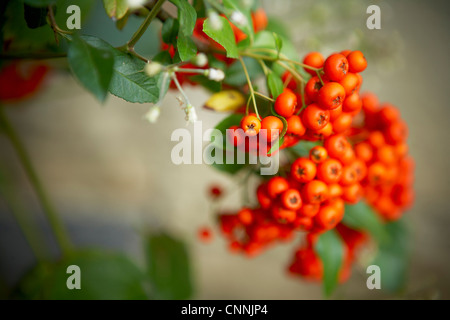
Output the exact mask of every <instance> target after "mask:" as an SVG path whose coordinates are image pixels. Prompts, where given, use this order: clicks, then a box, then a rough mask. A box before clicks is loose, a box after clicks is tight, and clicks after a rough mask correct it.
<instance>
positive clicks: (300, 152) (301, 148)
mask: <svg viewBox="0 0 450 320" xmlns="http://www.w3.org/2000/svg"><path fill="white" fill-rule="evenodd" d="M320 144H321V143H320V142H317V141H316V142H314V141H306V140H302V141H300V142H299V143H297V144H295V145H294V146H292V147H289V150H291V151H292V152H294V153H295V154H296V155H297V156H298V157H307V156H308V155H309V150H311V149H312V148H314V147H315V146H319V145H320Z"/></svg>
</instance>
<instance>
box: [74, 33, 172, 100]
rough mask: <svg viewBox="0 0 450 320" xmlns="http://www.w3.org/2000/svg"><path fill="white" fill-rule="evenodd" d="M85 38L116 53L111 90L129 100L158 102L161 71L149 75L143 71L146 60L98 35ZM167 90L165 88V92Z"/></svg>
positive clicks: (90, 42)
mask: <svg viewBox="0 0 450 320" xmlns="http://www.w3.org/2000/svg"><path fill="white" fill-rule="evenodd" d="M83 39H85V40H86V42H88V43H89V44H90V45H92V46H94V47H96V48H104V49H108V50H111V51H112V53H113V55H114V68H113V75H112V79H111V83H110V85H109V92H111V93H112V94H113V95H115V96H117V97H119V98H122V99H124V100H126V101H129V102H137V103H148V102H150V103H156V102H158V100H159V93H160V87H161V84H160V79H161V78H162V74H161V73H160V74H158V75H157V76H155V77H149V76H147V75H146V74H145V72H143V70H144V66H145V62H144V61H142V60H139V59H138V58H136V57H134V56H131V55H129V54H127V53H124V52H121V51H119V50H117V49H114V48H113V47H111V46H110V45H109V44H108V43H106V42H105V41H103V40H101V39H98V38H96V37H91V36H83ZM166 87H167V86H165V88H166ZM166 91H167V90H163V94H165V93H166Z"/></svg>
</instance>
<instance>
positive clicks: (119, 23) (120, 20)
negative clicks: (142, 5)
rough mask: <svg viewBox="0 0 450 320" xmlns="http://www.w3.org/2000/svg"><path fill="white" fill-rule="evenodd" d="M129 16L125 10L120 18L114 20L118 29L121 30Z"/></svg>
mask: <svg viewBox="0 0 450 320" xmlns="http://www.w3.org/2000/svg"><path fill="white" fill-rule="evenodd" d="M129 18H130V12H127V14H126V15H124V16H123V17H122V18H121V19H119V20H117V21H116V28H117V29H119V30H123V28H125V26H126V25H127V23H128V19H129Z"/></svg>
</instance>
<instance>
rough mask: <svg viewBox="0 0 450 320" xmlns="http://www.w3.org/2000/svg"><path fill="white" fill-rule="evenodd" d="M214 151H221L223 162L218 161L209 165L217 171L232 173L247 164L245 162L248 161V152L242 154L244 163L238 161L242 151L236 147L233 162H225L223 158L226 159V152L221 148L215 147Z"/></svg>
mask: <svg viewBox="0 0 450 320" xmlns="http://www.w3.org/2000/svg"><path fill="white" fill-rule="evenodd" d="M215 152H219V153H222V159H224V161H223V162H224V163H222V164H220V163H213V164H212V165H211V166H212V167H213V168H215V169H217V170H219V171H222V172H225V173H228V174H231V175H234V174H236V173H238V172H239V171H241V170H242V169H244V168H245V167H246V166H247V164H246V163H247V162H248V160H247V159H248V154H244V155H243V156H244V157H245V159H246V160H245V163H238V157H240V156H242V153H243V152H242V151H240V150H238V149H236V150H235V153H234V161H233V163H225V162H226V161H225V159H226V155H227V152H226V151H225V150H223V149H220V148H216V149H215Z"/></svg>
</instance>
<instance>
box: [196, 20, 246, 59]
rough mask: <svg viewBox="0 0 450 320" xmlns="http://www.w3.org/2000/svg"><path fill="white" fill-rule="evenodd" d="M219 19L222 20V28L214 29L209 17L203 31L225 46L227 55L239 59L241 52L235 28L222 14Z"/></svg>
mask: <svg viewBox="0 0 450 320" xmlns="http://www.w3.org/2000/svg"><path fill="white" fill-rule="evenodd" d="M219 19H220V20H221V21H222V28H221V29H220V30H216V29H214V28H213V26H212V25H211V22H210V19H209V18H208V19H206V20H205V22H204V23H203V31H204V32H205V33H206V34H207V35H208V36H210V37H211V38H212V39H213V40H214V41H216V42H217V43H219V44H220V45H221V46H223V47H224V48H225V50H226V51H227V57H229V58H234V59H237V58H239V52H238V49H237V46H236V42H235V39H234V33H233V29H231V26H230V24H229V23H228V20H227V19H225V18H224V17H220V16H219Z"/></svg>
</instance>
